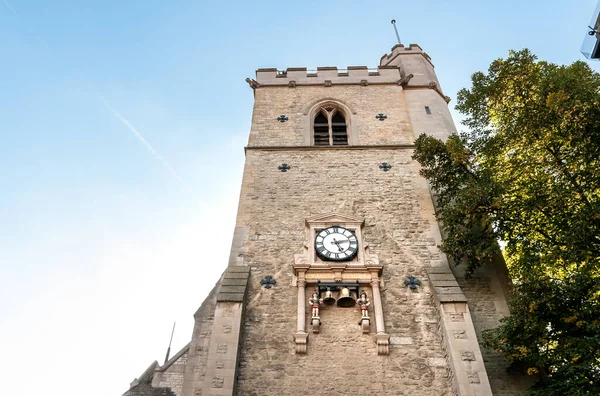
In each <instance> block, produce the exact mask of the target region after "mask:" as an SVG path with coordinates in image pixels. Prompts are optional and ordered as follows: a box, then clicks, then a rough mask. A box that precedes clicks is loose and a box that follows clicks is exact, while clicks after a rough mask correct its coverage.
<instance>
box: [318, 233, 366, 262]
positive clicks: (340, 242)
mask: <svg viewBox="0 0 600 396" xmlns="http://www.w3.org/2000/svg"><path fill="white" fill-rule="evenodd" d="M315 250H316V252H317V255H318V256H319V257H320V258H321V259H322V260H326V261H347V260H352V259H353V258H354V257H355V256H356V253H357V252H358V239H357V238H356V235H354V233H353V232H351V231H350V230H347V229H346V228H344V227H340V226H333V227H328V228H325V229H324V230H321V231H320V232H319V233H318V234H317V236H316V237H315Z"/></svg>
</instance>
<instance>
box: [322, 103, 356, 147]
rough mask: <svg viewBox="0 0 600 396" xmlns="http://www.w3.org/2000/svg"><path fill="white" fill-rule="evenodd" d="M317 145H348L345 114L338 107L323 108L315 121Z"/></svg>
mask: <svg viewBox="0 0 600 396" xmlns="http://www.w3.org/2000/svg"><path fill="white" fill-rule="evenodd" d="M314 142H315V146H347V145H348V132H347V130H346V119H345V118H344V114H343V113H342V112H341V111H339V110H338V109H336V108H333V107H330V108H329V107H328V108H321V109H319V111H318V112H317V115H316V116H315V122H314Z"/></svg>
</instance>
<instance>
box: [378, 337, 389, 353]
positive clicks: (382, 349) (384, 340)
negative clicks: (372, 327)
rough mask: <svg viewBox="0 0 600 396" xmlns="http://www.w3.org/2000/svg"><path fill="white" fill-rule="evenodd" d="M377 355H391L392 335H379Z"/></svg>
mask: <svg viewBox="0 0 600 396" xmlns="http://www.w3.org/2000/svg"><path fill="white" fill-rule="evenodd" d="M377 354H378V355H389V354H390V335H389V334H386V333H379V334H377Z"/></svg>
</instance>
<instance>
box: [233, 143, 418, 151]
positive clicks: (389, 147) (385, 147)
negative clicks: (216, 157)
mask: <svg viewBox="0 0 600 396" xmlns="http://www.w3.org/2000/svg"><path fill="white" fill-rule="evenodd" d="M414 148H415V145H414V144H389V145H377V144H373V145H357V146H292V145H290V146H246V147H244V151H248V150H264V151H290V150H293V151H311V150H372V149H377V150H405V149H414Z"/></svg>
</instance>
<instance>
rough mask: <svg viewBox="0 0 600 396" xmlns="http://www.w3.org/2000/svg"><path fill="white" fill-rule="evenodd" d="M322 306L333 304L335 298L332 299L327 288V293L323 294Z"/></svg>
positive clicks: (331, 294)
mask: <svg viewBox="0 0 600 396" xmlns="http://www.w3.org/2000/svg"><path fill="white" fill-rule="evenodd" d="M323 304H325V305H333V304H335V298H334V297H333V293H332V292H331V290H329V288H327V291H326V292H325V298H324V299H323Z"/></svg>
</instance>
